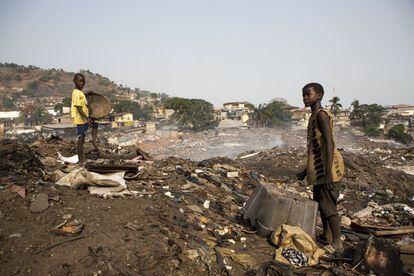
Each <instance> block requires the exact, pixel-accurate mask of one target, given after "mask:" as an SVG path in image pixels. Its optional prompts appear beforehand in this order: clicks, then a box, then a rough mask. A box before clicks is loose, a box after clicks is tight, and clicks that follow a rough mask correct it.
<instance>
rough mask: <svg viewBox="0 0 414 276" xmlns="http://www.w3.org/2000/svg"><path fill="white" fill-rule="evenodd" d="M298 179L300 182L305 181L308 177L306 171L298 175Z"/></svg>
mask: <svg viewBox="0 0 414 276" xmlns="http://www.w3.org/2000/svg"><path fill="white" fill-rule="evenodd" d="M296 177H297V178H298V180H300V181H303V180H304V179H305V177H306V170H303V171H301V172H300V173H298V174H297V175H296Z"/></svg>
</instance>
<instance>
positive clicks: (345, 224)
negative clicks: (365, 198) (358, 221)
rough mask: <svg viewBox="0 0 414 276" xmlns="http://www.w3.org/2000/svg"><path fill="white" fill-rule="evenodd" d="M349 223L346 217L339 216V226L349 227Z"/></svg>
mask: <svg viewBox="0 0 414 276" xmlns="http://www.w3.org/2000/svg"><path fill="white" fill-rule="evenodd" d="M351 223H352V221H351V219H350V218H348V217H347V216H341V225H343V226H347V227H350V226H351Z"/></svg>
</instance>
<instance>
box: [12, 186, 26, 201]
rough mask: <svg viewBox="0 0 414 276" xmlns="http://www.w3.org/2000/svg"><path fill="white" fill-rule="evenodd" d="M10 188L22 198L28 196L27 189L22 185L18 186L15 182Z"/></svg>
mask: <svg viewBox="0 0 414 276" xmlns="http://www.w3.org/2000/svg"><path fill="white" fill-rule="evenodd" d="M9 188H10V190H12V191H13V192H15V193H17V194H18V195H19V196H20V197H21V198H26V189H25V188H23V187H21V186H18V185H15V184H12V185H10V186H9Z"/></svg>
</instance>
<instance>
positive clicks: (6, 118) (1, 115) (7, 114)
mask: <svg viewBox="0 0 414 276" xmlns="http://www.w3.org/2000/svg"><path fill="white" fill-rule="evenodd" d="M19 116H20V111H0V123H3V124H4V127H15V126H18V125H19V123H18V119H19Z"/></svg>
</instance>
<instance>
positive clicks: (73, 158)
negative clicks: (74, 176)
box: [57, 152, 79, 164]
mask: <svg viewBox="0 0 414 276" xmlns="http://www.w3.org/2000/svg"><path fill="white" fill-rule="evenodd" d="M57 155H58V158H59V160H60V161H62V162H64V163H67V164H77V163H78V162H79V157H78V155H77V154H76V155H73V156H70V157H65V156H63V155H62V154H61V153H60V152H58V153H57Z"/></svg>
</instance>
